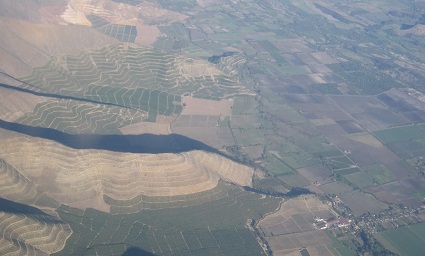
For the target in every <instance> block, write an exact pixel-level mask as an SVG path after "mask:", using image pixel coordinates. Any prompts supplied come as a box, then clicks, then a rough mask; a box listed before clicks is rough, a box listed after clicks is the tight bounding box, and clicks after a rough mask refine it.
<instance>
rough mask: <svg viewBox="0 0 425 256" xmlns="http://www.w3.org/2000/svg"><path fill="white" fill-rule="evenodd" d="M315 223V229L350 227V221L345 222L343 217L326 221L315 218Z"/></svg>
mask: <svg viewBox="0 0 425 256" xmlns="http://www.w3.org/2000/svg"><path fill="white" fill-rule="evenodd" d="M315 221H316V222H315V223H314V224H313V225H314V227H315V228H317V229H327V228H334V227H338V228H346V227H349V226H350V225H351V220H347V219H346V218H345V217H343V216H339V217H332V218H329V219H327V220H324V219H322V218H318V217H316V218H315Z"/></svg>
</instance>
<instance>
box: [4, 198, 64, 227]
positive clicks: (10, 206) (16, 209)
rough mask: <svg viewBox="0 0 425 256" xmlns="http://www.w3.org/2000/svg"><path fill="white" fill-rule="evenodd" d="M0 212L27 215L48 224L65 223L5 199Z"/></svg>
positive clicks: (27, 206) (32, 208)
mask: <svg viewBox="0 0 425 256" xmlns="http://www.w3.org/2000/svg"><path fill="white" fill-rule="evenodd" d="M0 212H6V213H12V214H18V215H25V216H27V217H29V218H33V219H37V220H40V221H43V222H46V223H53V224H56V223H63V221H61V220H58V219H56V218H55V217H53V216H51V215H49V214H47V213H45V212H43V211H41V210H39V209H37V208H35V207H32V206H29V205H26V204H21V203H16V202H13V201H10V200H7V199H4V198H0Z"/></svg>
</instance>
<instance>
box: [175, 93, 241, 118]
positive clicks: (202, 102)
mask: <svg viewBox="0 0 425 256" xmlns="http://www.w3.org/2000/svg"><path fill="white" fill-rule="evenodd" d="M182 101H183V104H185V107H184V109H183V111H182V115H206V116H230V115H231V114H232V106H233V100H232V99H225V100H220V101H216V100H207V99H197V98H192V97H188V96H185V97H183V100H182Z"/></svg>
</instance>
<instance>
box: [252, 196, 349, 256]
mask: <svg viewBox="0 0 425 256" xmlns="http://www.w3.org/2000/svg"><path fill="white" fill-rule="evenodd" d="M332 216H334V213H333V212H332V211H331V209H330V208H329V206H328V205H326V204H323V203H322V202H321V201H320V199H318V198H317V197H314V196H302V197H298V198H296V199H291V200H289V201H286V202H283V203H282V205H281V208H280V209H279V211H277V212H275V213H273V214H271V215H268V216H267V217H265V218H264V219H262V220H261V221H259V222H258V224H257V225H258V227H259V229H260V231H261V232H262V233H263V235H264V237H265V238H266V240H267V241H268V242H269V245H270V247H271V250H272V251H273V255H290V254H291V253H294V252H297V251H298V250H299V248H305V249H306V250H307V251H308V253H309V254H310V255H339V254H338V252H336V251H335V250H339V249H341V248H336V247H334V243H333V240H332V238H331V237H329V236H328V234H327V233H326V232H325V231H324V230H317V229H316V228H315V227H314V226H313V223H314V222H315V218H316V217H319V218H323V219H329V218H331V217H332ZM342 247H344V246H343V245H342ZM346 250H348V248H346ZM348 251H349V250H348ZM321 253H324V254H321ZM294 255H296V254H294Z"/></svg>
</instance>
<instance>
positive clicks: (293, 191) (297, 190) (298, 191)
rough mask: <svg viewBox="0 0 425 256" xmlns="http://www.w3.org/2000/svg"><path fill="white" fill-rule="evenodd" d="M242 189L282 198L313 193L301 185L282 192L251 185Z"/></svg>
mask: <svg viewBox="0 0 425 256" xmlns="http://www.w3.org/2000/svg"><path fill="white" fill-rule="evenodd" d="M243 189H244V190H245V191H249V192H254V193H257V194H261V195H266V196H274V197H284V198H294V197H297V196H301V195H311V194H314V193H313V192H311V191H310V190H308V189H306V188H301V187H293V188H292V189H291V190H289V191H288V192H286V193H282V192H278V191H271V190H266V189H261V188H251V187H247V186H244V187H243Z"/></svg>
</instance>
